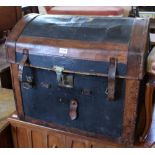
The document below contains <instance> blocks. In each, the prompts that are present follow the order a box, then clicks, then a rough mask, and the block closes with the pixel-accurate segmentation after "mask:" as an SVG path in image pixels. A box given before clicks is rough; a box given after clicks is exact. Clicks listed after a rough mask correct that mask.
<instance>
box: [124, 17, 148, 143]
mask: <svg viewBox="0 0 155 155" xmlns="http://www.w3.org/2000/svg"><path fill="white" fill-rule="evenodd" d="M146 27H148V21H147V20H145V21H144V20H143V19H135V22H134V25H133V29H132V35H131V41H130V44H129V52H128V60H127V67H128V71H127V76H130V77H135V78H138V79H141V78H142V74H141V73H140V72H141V69H140V68H142V63H143V56H144V53H145V52H146V51H145V49H144V48H143V46H142V45H143V44H144V43H145V42H147V39H146V37H145V36H146V35H147V34H146V32H147V31H148V29H146ZM147 43H148V42H147ZM125 86H126V91H125V104H124V114H123V134H122V137H123V138H122V141H123V142H124V143H128V142H129V143H130V144H133V142H134V134H135V126H136V117H137V104H138V103H137V102H138V97H139V87H140V81H139V80H127V79H126V84H125Z"/></svg>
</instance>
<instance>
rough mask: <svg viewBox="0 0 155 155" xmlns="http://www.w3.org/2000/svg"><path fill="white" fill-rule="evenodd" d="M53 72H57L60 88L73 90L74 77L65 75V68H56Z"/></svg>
mask: <svg viewBox="0 0 155 155" xmlns="http://www.w3.org/2000/svg"><path fill="white" fill-rule="evenodd" d="M53 70H54V71H55V72H56V76H57V82H58V85H59V86H61V87H67V88H73V75H71V74H64V73H63V71H64V67H60V66H54V67H53Z"/></svg>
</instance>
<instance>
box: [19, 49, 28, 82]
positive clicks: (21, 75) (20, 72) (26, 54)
mask: <svg viewBox="0 0 155 155" xmlns="http://www.w3.org/2000/svg"><path fill="white" fill-rule="evenodd" d="M27 61H28V50H27V49H24V50H23V58H22V60H21V61H20V62H19V66H18V78H19V81H22V79H23V69H24V65H25V64H26V63H27Z"/></svg>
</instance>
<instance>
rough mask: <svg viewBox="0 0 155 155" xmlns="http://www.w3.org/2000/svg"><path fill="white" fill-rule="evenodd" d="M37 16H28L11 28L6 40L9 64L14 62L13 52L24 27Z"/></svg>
mask: <svg viewBox="0 0 155 155" xmlns="http://www.w3.org/2000/svg"><path fill="white" fill-rule="evenodd" d="M37 16H38V14H30V15H27V16H25V17H23V18H22V19H21V20H20V21H19V22H18V23H17V24H16V25H15V27H14V28H13V30H12V32H11V33H10V34H9V36H8V38H7V40H6V48H7V59H8V61H9V62H11V63H14V62H15V52H16V50H15V49H16V41H17V39H18V38H19V36H20V34H21V33H22V31H23V29H24V27H25V26H26V25H27V24H28V23H29V22H31V21H32V20H33V19H34V18H36V17H37Z"/></svg>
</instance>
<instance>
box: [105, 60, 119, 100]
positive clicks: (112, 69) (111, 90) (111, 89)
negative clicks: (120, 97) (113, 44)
mask: <svg viewBox="0 0 155 155" xmlns="http://www.w3.org/2000/svg"><path fill="white" fill-rule="evenodd" d="M116 69H117V60H116V58H110V64H109V71H108V91H107V95H108V99H109V100H114V99H115V79H116Z"/></svg>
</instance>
